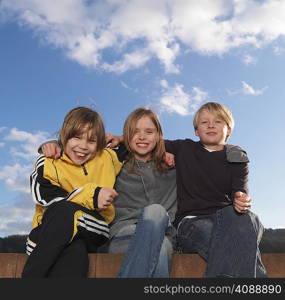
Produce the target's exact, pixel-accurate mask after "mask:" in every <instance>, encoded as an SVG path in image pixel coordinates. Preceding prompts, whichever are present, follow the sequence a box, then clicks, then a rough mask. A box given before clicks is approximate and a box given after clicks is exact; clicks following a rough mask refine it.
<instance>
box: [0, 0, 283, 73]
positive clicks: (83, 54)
mask: <svg viewBox="0 0 285 300" xmlns="http://www.w3.org/2000/svg"><path fill="white" fill-rule="evenodd" d="M284 10H285V1H281V0H280V1H277V0H265V1H254V0H250V1H245V0H232V1H229V0H204V1H195V0H180V1H174V0H156V1H153V0H129V1H127V0H120V1H119V0H97V1H79V0H61V1H58V2H57V3H56V5H54V3H53V2H52V1H50V0H41V1H39V0H2V2H1V7H0V13H1V15H2V16H3V18H5V19H7V20H8V21H11V20H15V21H16V22H18V23H19V24H20V25H21V26H25V27H28V28H30V29H31V30H33V31H34V32H35V33H36V34H37V36H39V37H40V39H41V40H42V41H44V42H45V43H47V44H50V45H52V46H54V47H57V48H59V49H62V51H64V52H65V53H66V55H67V56H68V57H69V58H70V59H72V60H75V61H77V62H78V63H79V64H81V65H83V66H86V67H90V68H97V69H103V70H105V71H108V72H115V73H118V74H121V73H123V72H126V71H128V70H130V69H135V68H140V67H142V66H144V65H145V64H147V63H148V62H150V61H151V60H152V59H158V60H159V61H160V62H161V64H162V66H163V67H164V70H165V72H166V73H179V72H180V68H179V66H178V65H177V63H176V58H177V57H178V56H179V55H182V53H187V52H189V51H187V49H188V50H189V49H190V51H195V52H198V53H200V54H202V55H221V54H224V53H226V52H228V51H229V50H230V49H233V48H238V47H243V46H251V47H252V48H260V47H263V46H264V45H267V44H268V43H271V42H273V41H278V39H279V38H280V37H282V36H284V35H285V18H284ZM182 47H183V48H184V49H185V50H186V51H181V48H182ZM110 52H112V61H111V60H110V55H105V54H106V53H107V54H108V53H110ZM114 57H115V59H114ZM244 62H245V63H251V62H252V61H251V57H250V56H248V57H247V58H246V57H245V58H244Z"/></svg>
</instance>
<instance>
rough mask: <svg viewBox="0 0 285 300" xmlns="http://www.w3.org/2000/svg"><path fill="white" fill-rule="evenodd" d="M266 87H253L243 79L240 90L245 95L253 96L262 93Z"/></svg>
mask: <svg viewBox="0 0 285 300" xmlns="http://www.w3.org/2000/svg"><path fill="white" fill-rule="evenodd" d="M266 89H267V87H264V88H262V89H260V90H258V89H254V88H253V87H252V86H251V85H249V84H248V83H246V82H245V81H242V91H243V93H244V94H246V95H253V96H258V95H262V94H263V93H264V91H265V90H266Z"/></svg>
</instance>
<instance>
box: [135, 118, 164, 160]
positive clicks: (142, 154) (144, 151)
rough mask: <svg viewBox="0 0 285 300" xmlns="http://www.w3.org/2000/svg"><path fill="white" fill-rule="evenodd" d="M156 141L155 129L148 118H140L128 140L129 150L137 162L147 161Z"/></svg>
mask: <svg viewBox="0 0 285 300" xmlns="http://www.w3.org/2000/svg"><path fill="white" fill-rule="evenodd" d="M157 140H158V133H157V129H156V127H155V125H154V123H153V122H152V120H151V119H150V118H149V117H148V116H143V117H141V118H140V119H139V120H138V121H137V123H136V126H135V130H134V135H133V136H132V138H131V140H130V148H131V150H132V152H133V153H134V156H135V158H136V159H138V160H142V161H145V162H146V161H148V160H150V159H151V155H152V151H153V150H154V148H155V147H156V143H157Z"/></svg>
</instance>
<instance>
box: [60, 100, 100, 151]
mask: <svg viewBox="0 0 285 300" xmlns="http://www.w3.org/2000/svg"><path fill="white" fill-rule="evenodd" d="M86 125H87V126H88V130H90V129H91V132H92V133H91V136H90V137H89V138H91V139H94V138H96V141H97V150H96V152H100V151H102V150H103V149H104V148H105V146H106V141H105V127H104V124H103V121H102V119H101V117H100V115H99V114H98V113H97V112H96V111H94V110H92V109H90V108H88V107H84V106H78V107H75V108H73V109H72V110H71V111H69V112H68V113H67V115H66V116H65V118H64V121H63V124H62V127H61V129H60V131H59V143H60V145H61V146H62V147H63V148H65V146H66V143H67V141H68V140H69V139H71V138H73V137H75V136H78V135H81V134H82V132H83V130H84V129H85V127H86Z"/></svg>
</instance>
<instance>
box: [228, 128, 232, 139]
mask: <svg viewBox="0 0 285 300" xmlns="http://www.w3.org/2000/svg"><path fill="white" fill-rule="evenodd" d="M231 134H232V129H231V128H230V127H228V130H227V137H229V136H230V135H231Z"/></svg>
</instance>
